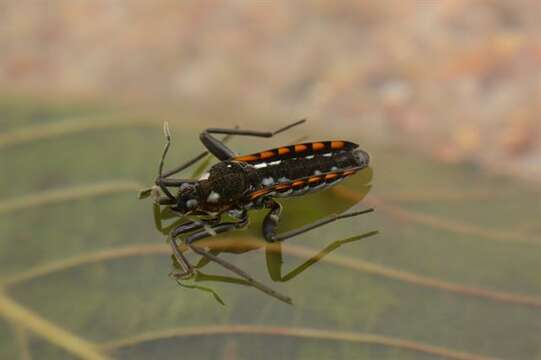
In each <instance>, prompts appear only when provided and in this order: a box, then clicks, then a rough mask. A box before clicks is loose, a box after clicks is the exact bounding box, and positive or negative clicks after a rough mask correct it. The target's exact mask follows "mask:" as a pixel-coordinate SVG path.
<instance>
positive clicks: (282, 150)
mask: <svg viewBox="0 0 541 360" xmlns="http://www.w3.org/2000/svg"><path fill="white" fill-rule="evenodd" d="M290 152H291V150H289V149H288V148H286V147H281V148H279V149H278V155H285V154H289V153H290Z"/></svg>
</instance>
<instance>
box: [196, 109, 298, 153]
mask: <svg viewBox="0 0 541 360" xmlns="http://www.w3.org/2000/svg"><path fill="white" fill-rule="evenodd" d="M305 121H306V119H302V120H299V121H297V122H294V123H292V124H289V125H287V126H284V127H283V128H280V129H278V130H275V131H256V130H241V129H218V128H210V129H206V130H205V131H203V132H202V133H201V135H200V136H199V139H200V140H201V142H202V143H203V145H205V147H206V148H207V149H208V151H209V152H210V153H212V154H213V155H214V156H216V157H217V158H218V159H219V160H228V159H231V158H232V157H235V156H236V154H235V153H234V152H233V151H232V150H231V149H229V148H228V147H227V146H226V145H225V144H224V143H223V141H220V140H218V139H216V138H215V137H214V136H212V134H226V135H241V136H256V137H267V138H269V137H273V136H274V135H277V134H279V133H281V132H284V131H286V130H289V129H291V128H292V127H294V126H297V125H300V124H302V123H304V122H305Z"/></svg>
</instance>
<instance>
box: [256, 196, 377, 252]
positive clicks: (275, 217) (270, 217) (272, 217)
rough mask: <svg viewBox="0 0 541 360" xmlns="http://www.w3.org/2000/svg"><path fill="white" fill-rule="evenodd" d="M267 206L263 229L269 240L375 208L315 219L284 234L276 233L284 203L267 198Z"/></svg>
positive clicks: (303, 231) (285, 237)
mask: <svg viewBox="0 0 541 360" xmlns="http://www.w3.org/2000/svg"><path fill="white" fill-rule="evenodd" d="M265 206H266V207H268V208H270V211H269V212H268V214H267V215H266V216H265V219H264V220H263V227H262V230H263V237H264V238H265V240H267V241H268V242H275V241H284V240H286V239H289V238H292V237H294V236H297V235H300V234H303V233H305V232H307V231H310V230H313V229H315V228H318V227H320V226H323V225H327V224H329V223H331V222H334V221H336V220H340V219H346V218H349V217H353V216H357V215H362V214H366V213H369V212H372V211H374V209H366V210H362V211H354V212H351V213H345V214H333V215H331V216H328V217H326V218H323V219H321V220H318V221H315V222H313V223H311V224H308V225H305V226H301V227H300V228H298V229H294V230H290V231H286V232H285V233H282V234H276V229H277V227H278V223H279V222H280V215H281V213H282V205H280V203H278V202H276V201H275V200H273V199H267V200H266V202H265Z"/></svg>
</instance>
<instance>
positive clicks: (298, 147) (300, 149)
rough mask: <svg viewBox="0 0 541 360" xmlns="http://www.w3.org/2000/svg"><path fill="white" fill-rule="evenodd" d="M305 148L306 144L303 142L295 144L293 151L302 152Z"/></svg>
mask: <svg viewBox="0 0 541 360" xmlns="http://www.w3.org/2000/svg"><path fill="white" fill-rule="evenodd" d="M306 149H308V146H306V145H303V144H300V145H295V152H297V153H301V152H304V151H306Z"/></svg>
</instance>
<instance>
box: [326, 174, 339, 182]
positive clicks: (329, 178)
mask: <svg viewBox="0 0 541 360" xmlns="http://www.w3.org/2000/svg"><path fill="white" fill-rule="evenodd" d="M337 176H338V174H336V173H334V174H327V175H325V180H332V179H334V178H335V177H337Z"/></svg>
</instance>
